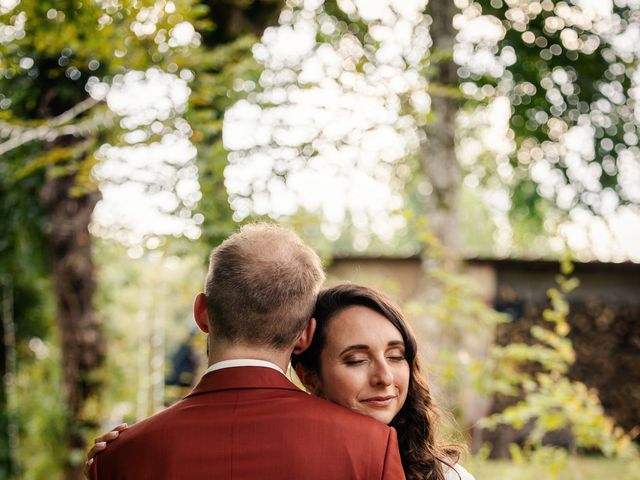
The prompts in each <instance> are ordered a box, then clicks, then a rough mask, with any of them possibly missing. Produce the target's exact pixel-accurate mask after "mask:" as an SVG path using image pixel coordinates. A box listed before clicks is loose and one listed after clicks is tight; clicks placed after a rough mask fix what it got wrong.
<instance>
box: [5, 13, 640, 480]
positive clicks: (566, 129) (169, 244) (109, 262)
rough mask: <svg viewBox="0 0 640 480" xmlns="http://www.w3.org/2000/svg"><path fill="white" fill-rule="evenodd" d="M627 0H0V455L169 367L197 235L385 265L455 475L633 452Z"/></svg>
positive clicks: (72, 447)
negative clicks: (304, 248)
mask: <svg viewBox="0 0 640 480" xmlns="http://www.w3.org/2000/svg"><path fill="white" fill-rule="evenodd" d="M639 57H640V1H638V0H566V1H556V0H542V1H535V0H478V1H472V0H456V1H451V0H449V1H447V0H430V1H429V2H428V3H427V2H425V1H424V0H337V1H334V0H326V1H322V0H287V1H281V0H218V1H214V0H200V1H197V0H173V1H171V0H119V1H117V0H56V1H43V0H0V200H1V203H0V304H1V308H0V317H1V320H2V322H1V324H0V332H1V334H2V335H1V339H2V341H1V342H0V371H1V373H2V375H1V377H2V383H1V385H0V406H1V409H0V479H18V478H25V479H44V478H46V479H79V478H82V477H81V473H80V472H81V469H82V466H83V464H84V459H85V454H86V451H87V450H88V445H89V443H91V442H92V441H93V438H94V437H95V436H96V435H97V434H99V433H102V432H104V431H106V430H108V429H110V428H111V427H113V426H114V425H116V424H118V423H120V422H121V421H127V422H129V423H133V422H135V421H137V420H140V419H142V418H144V417H146V416H149V415H151V414H153V413H154V412H157V411H159V410H160V409H162V408H163V407H164V406H166V405H168V404H170V403H171V402H173V401H175V400H176V399H177V398H180V396H181V395H184V394H185V393H186V392H188V391H189V388H190V386H191V385H192V384H193V382H194V381H196V380H197V379H198V378H199V375H200V374H201V373H202V371H203V367H204V366H205V363H206V359H205V358H204V356H203V352H204V338H203V336H202V335H200V334H199V333H197V332H196V330H195V328H194V324H193V320H192V315H191V308H192V301H193V298H194V296H195V294H196V293H197V292H199V291H200V290H201V288H202V283H203V280H204V276H205V273H206V264H207V255H208V253H209V251H210V250H211V249H212V248H213V247H215V246H216V245H217V244H218V243H219V242H220V241H222V240H223V239H224V238H225V237H226V236H228V235H229V234H230V233H231V232H233V231H234V230H235V229H237V228H238V227H239V225H241V224H242V223H243V222H250V221H257V220H267V221H273V222H278V223H281V224H283V225H287V226H289V227H291V228H293V229H295V230H296V231H297V232H298V233H299V234H300V235H301V236H302V237H303V238H304V239H305V240H306V241H307V242H308V243H309V244H310V245H312V246H313V247H314V248H315V249H316V250H317V251H318V252H319V253H320V254H321V256H322V257H323V259H324V262H325V265H326V267H327V270H328V274H329V278H328V283H335V282H338V281H344V280H350V281H354V282H360V283H365V284H367V285H370V286H375V287H378V288H381V289H383V290H384V291H385V292H387V293H388V294H389V295H391V296H392V297H393V298H394V299H395V300H396V301H397V302H398V303H399V304H400V305H401V306H402V307H403V309H404V311H405V313H406V314H407V317H408V318H409V320H410V323H411V324H412V326H413V328H414V330H415V331H416V334H417V336H418V338H419V340H420V348H421V350H422V355H423V356H424V357H425V359H426V364H427V366H428V374H429V381H430V383H431V384H432V388H433V389H434V391H435V394H436V398H437V399H438V402H439V404H440V406H441V408H442V410H443V411H444V412H445V414H446V415H445V417H446V422H445V423H446V427H445V428H444V433H445V434H446V435H450V436H453V438H456V439H457V440H458V441H461V442H463V443H465V444H467V445H468V446H469V449H470V455H469V457H468V458H466V459H464V460H463V464H464V465H465V466H467V468H468V469H469V470H470V471H471V472H472V473H473V474H474V475H475V476H476V478H478V480H481V479H483V478H491V479H493V480H500V479H511V478H518V479H524V480H526V479H529V478H531V479H533V478H535V479H536V480H541V479H547V478H549V479H551V478H566V479H587V478H603V477H605V476H606V477H612V478H628V479H633V478H640V473H638V472H640V468H639V467H640V460H639V457H638V450H637V447H638V438H639V435H640V367H639V365H640V323H639V317H640V295H639V293H640V290H639V289H640V208H639V205H640V147H639V146H638V135H639V134H640V127H639V125H640V86H639V85H640V69H639V67H638V59H639Z"/></svg>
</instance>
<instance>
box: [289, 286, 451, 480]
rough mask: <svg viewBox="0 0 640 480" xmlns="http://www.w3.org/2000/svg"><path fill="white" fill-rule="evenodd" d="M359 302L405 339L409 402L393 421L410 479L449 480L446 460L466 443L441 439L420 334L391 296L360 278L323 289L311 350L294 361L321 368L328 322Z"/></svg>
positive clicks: (317, 369)
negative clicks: (420, 349) (421, 357)
mask: <svg viewBox="0 0 640 480" xmlns="http://www.w3.org/2000/svg"><path fill="white" fill-rule="evenodd" d="M353 306H362V307H366V308H370V309H371V310H373V311H375V312H378V313H379V314H381V315H383V316H384V317H385V318H386V319H387V320H389V321H390V322H391V323H392V324H393V326H394V327H396V328H397V329H398V331H399V332H400V334H401V335H402V339H403V340H404V345H405V357H406V359H407V362H408V363H409V371H410V378H409V390H408V392H407V399H406V401H405V403H404V405H403V406H402V408H401V409H400V411H399V412H398V414H397V415H396V416H395V417H394V418H393V420H392V421H391V424H390V425H391V426H392V427H394V428H395V429H396V431H397V432H398V444H399V447H400V458H401V460H402V466H403V469H404V473H405V476H406V477H407V480H445V472H444V468H443V466H444V465H447V466H449V467H450V468H453V464H455V463H456V462H457V461H458V458H459V457H460V454H461V451H462V447H460V446H458V445H455V444H444V443H441V442H440V440H439V439H438V436H437V434H438V428H439V426H440V413H439V410H438V408H437V406H436V404H435V402H434V400H433V397H432V396H431V392H430V390H429V386H428V385H427V382H426V379H425V377H424V373H423V372H422V371H421V370H422V369H421V366H420V360H419V358H418V355H417V353H418V352H417V344H416V339H415V336H414V334H413V332H412V331H411V328H410V327H409V325H408V324H407V322H406V321H405V319H404V315H403V314H402V312H401V311H400V309H399V308H398V307H397V306H395V304H394V303H393V302H391V300H389V299H388V298H387V297H386V296H384V295H383V294H381V293H380V292H377V291H376V290H373V289H371V288H368V287H364V286H361V285H354V284H341V285H337V286H335V287H332V288H328V289H325V290H322V291H321V292H320V293H319V294H318V300H317V301H316V307H315V310H314V312H313V317H314V318H315V319H316V322H317V327H316V331H315V334H314V336H313V341H312V342H311V345H310V346H309V348H308V349H307V350H305V351H304V352H303V353H301V354H299V355H294V356H293V357H292V359H291V362H292V364H293V366H294V367H295V366H296V365H297V364H298V363H300V364H301V365H302V366H303V367H304V368H305V369H307V370H310V371H312V372H315V373H317V374H321V368H320V353H321V352H322V350H323V348H324V346H325V343H326V339H327V329H328V326H329V324H330V323H331V320H332V319H333V318H334V317H335V316H336V315H337V314H338V313H339V312H341V311H342V310H344V309H345V308H349V307H353ZM454 471H455V470H454Z"/></svg>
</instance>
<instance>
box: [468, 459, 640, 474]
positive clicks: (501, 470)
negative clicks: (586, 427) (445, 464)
mask: <svg viewBox="0 0 640 480" xmlns="http://www.w3.org/2000/svg"><path fill="white" fill-rule="evenodd" d="M464 465H465V467H466V468H467V470H469V472H470V473H472V474H473V475H474V476H475V477H476V480H512V479H513V480H554V479H558V480H596V479H598V480H599V479H621V480H640V468H639V467H640V466H639V465H638V464H637V463H631V462H629V461H625V460H621V459H603V458H591V457H575V458H570V459H569V460H568V462H567V464H566V465H565V466H564V467H560V469H559V470H558V471H557V472H556V473H555V474H554V472H552V471H551V466H550V465H542V464H530V463H515V462H509V461H495V460H478V459H474V458H471V459H468V460H467V461H466V462H465V463H464Z"/></svg>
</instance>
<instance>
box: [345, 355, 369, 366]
mask: <svg viewBox="0 0 640 480" xmlns="http://www.w3.org/2000/svg"><path fill="white" fill-rule="evenodd" d="M367 360H368V358H367V357H347V358H344V359H343V360H342V362H343V363H344V364H345V365H348V366H353V365H362V364H364V363H365V362H366V361H367Z"/></svg>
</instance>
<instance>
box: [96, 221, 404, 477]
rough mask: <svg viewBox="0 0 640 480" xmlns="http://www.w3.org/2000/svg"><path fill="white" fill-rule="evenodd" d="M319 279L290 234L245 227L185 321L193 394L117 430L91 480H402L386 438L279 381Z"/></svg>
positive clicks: (385, 430)
mask: <svg viewBox="0 0 640 480" xmlns="http://www.w3.org/2000/svg"><path fill="white" fill-rule="evenodd" d="M323 280H324V273H323V271H322V267H321V265H320V260H319V258H318V256H317V255H316V254H315V252H313V250H311V249H310V248H309V247H308V246H306V245H305V244H304V243H303V242H302V240H300V238H299V237H298V236H296V235H295V234H294V233H292V232H291V231H289V230H286V229H284V228H281V227H277V226H274V225H267V224H258V225H248V226H245V227H244V228H242V229H241V230H240V231H239V232H238V233H236V234H234V235H232V236H231V237H229V238H228V239H227V240H226V241H225V242H223V243H222V244H221V245H220V246H219V247H218V248H216V249H215V250H214V251H213V252H212V254H211V259H210V265H209V273H208V275H207V280H206V285H205V293H204V294H202V293H201V294H199V295H198V296H197V297H196V300H195V305H194V316H195V320H196V323H197V324H198V326H199V327H200V329H201V330H202V331H203V332H205V333H207V334H208V349H209V368H208V369H207V372H206V373H205V375H204V376H203V377H202V379H201V380H200V382H199V383H198V385H197V386H196V387H195V388H194V390H193V391H192V392H191V393H190V394H189V395H187V396H186V397H185V398H184V399H183V400H181V401H179V402H178V403H176V404H174V405H172V406H171V407H169V408H167V409H166V410H164V411H162V412H160V413H158V414H156V415H154V416H152V417H150V418H147V419H146V420H143V421H141V422H139V423H137V424H136V425H134V426H132V427H130V428H128V429H127V430H125V431H124V432H122V433H121V434H120V438H119V439H118V441H116V442H113V443H111V444H110V445H109V447H108V448H107V449H106V450H105V451H104V452H102V453H100V454H99V455H97V456H96V457H95V461H94V462H93V464H92V466H91V467H92V468H91V473H92V477H93V478H94V479H100V480H115V479H154V480H158V479H160V480H161V479H180V480H196V479H197V480H199V479H221V480H226V479H228V480H245V479H261V480H271V479H274V480H275V479H278V480H280V479H309V480H315V479H318V480H320V479H322V480H327V479H329V480H338V479H345V480H347V479H349V480H351V479H363V480H364V479H385V480H386V479H389V480H391V479H393V480H396V479H403V478H404V474H403V472H402V466H401V464H400V458H399V454H398V446H397V439H396V434H395V431H394V430H392V429H390V428H389V427H387V426H386V425H384V424H382V423H380V422H378V421H376V420H373V419H371V418H368V417H364V416H362V415H359V414H356V413H353V412H351V411H349V410H347V409H345V408H343V407H339V406H336V405H333V404H331V403H329V402H327V401H325V400H321V399H318V398H315V397H312V396H310V395H307V394H306V393H304V392H302V391H301V390H299V389H298V388H297V387H296V386H295V385H293V384H292V383H291V382H290V381H289V380H288V379H287V377H286V376H285V375H284V371H285V370H286V369H287V366H288V363H289V358H290V357H291V354H292V353H293V352H300V351H302V350H304V349H305V348H307V347H308V345H309V343H310V342H311V337H312V336H313V332H314V329H315V320H313V319H312V320H311V321H310V320H309V318H310V317H311V313H312V310H313V306H314V303H315V298H316V295H317V293H318V290H319V288H320V285H321V284H322V282H323Z"/></svg>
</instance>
